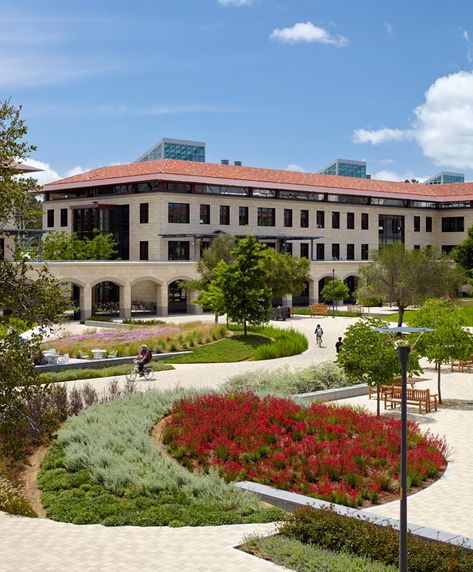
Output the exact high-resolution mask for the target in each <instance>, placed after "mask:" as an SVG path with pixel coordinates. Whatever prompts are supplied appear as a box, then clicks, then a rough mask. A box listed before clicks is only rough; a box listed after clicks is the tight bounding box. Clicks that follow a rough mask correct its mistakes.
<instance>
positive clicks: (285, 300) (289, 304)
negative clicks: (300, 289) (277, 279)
mask: <svg viewBox="0 0 473 572" xmlns="http://www.w3.org/2000/svg"><path fill="white" fill-rule="evenodd" d="M282 305H283V306H287V307H288V308H291V307H292V294H286V295H285V296H283V297H282Z"/></svg>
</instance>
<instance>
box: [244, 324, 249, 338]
mask: <svg viewBox="0 0 473 572" xmlns="http://www.w3.org/2000/svg"><path fill="white" fill-rule="evenodd" d="M243 333H244V334H245V338H246V337H247V336H248V331H247V329H246V320H243Z"/></svg>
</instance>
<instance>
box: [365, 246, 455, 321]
mask: <svg viewBox="0 0 473 572" xmlns="http://www.w3.org/2000/svg"><path fill="white" fill-rule="evenodd" d="M360 280H361V287H360V295H361V296H362V297H368V298H372V297H375V296H380V297H381V298H383V300H384V301H385V302H394V303H395V304H396V306H397V307H398V311H399V318H398V326H402V321H403V317H404V311H405V309H406V308H407V307H409V306H412V305H419V304H422V302H424V300H427V299H428V298H434V297H442V296H446V295H448V296H454V295H455V294H456V292H457V290H458V288H459V286H460V285H461V284H462V283H463V281H464V273H463V271H462V270H461V269H460V268H459V267H458V266H456V264H455V263H454V262H452V261H451V260H450V259H449V258H448V257H446V256H443V255H441V254H439V253H438V252H437V251H435V250H433V249H424V250H407V249H406V248H405V247H404V245H403V244H401V243H395V244H391V245H389V246H384V247H383V248H382V249H381V250H379V251H373V252H371V254H370V262H369V263H368V264H367V266H365V267H363V268H361V269H360Z"/></svg>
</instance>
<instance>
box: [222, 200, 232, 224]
mask: <svg viewBox="0 0 473 572" xmlns="http://www.w3.org/2000/svg"><path fill="white" fill-rule="evenodd" d="M220 224H230V207H229V206H228V205H220Z"/></svg>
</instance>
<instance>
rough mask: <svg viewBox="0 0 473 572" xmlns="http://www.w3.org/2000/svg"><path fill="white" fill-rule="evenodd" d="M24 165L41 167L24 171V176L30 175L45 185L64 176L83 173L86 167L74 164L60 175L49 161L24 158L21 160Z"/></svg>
mask: <svg viewBox="0 0 473 572" xmlns="http://www.w3.org/2000/svg"><path fill="white" fill-rule="evenodd" d="M22 162H23V163H24V164H26V165H30V166H31V167H36V168H37V169H41V171H38V172H33V173H25V175H24V176H25V177H28V178H29V177H31V178H32V179H36V180H37V181H38V183H39V184H40V185H46V184H47V183H52V182H53V181H57V180H59V179H64V178H65V177H72V176H73V175H80V174H81V173H84V172H85V171H86V170H87V169H84V168H82V167H79V166H76V167H73V168H72V169H69V170H68V171H66V173H65V174H64V175H60V174H59V173H58V172H57V171H55V170H54V169H53V168H52V167H51V165H50V164H49V163H44V162H43V161H37V160H36V159H31V158H28V159H25V160H24V161H22Z"/></svg>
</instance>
